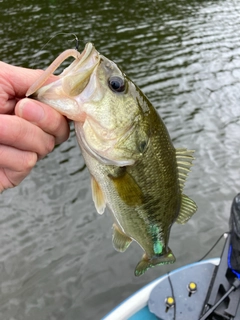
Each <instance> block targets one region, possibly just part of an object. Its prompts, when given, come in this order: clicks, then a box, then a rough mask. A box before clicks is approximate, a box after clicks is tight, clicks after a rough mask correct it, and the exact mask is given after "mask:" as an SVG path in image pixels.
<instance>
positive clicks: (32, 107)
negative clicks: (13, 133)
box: [19, 98, 45, 123]
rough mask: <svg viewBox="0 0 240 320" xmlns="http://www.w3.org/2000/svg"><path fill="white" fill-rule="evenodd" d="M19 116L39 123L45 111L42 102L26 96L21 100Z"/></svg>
mask: <svg viewBox="0 0 240 320" xmlns="http://www.w3.org/2000/svg"><path fill="white" fill-rule="evenodd" d="M19 116H20V117H22V118H24V119H26V120H28V121H31V122H35V123H38V122H40V121H41V120H42V119H43V118H44V116H45V113H44V109H43V108H42V107H41V105H40V104H38V103H36V102H34V101H33V100H31V99H28V98H26V99H23V100H21V101H20V102H19Z"/></svg>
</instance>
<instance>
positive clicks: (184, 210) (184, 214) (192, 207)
mask: <svg viewBox="0 0 240 320" xmlns="http://www.w3.org/2000/svg"><path fill="white" fill-rule="evenodd" d="M196 211H197V205H196V203H195V202H194V201H193V200H192V199H190V198H189V197H188V196H186V195H185V194H182V201H181V208H180V212H179V215H178V217H177V220H176V222H177V223H180V224H184V223H186V222H187V221H188V220H189V219H190V218H191V217H192V216H193V214H194V213H195V212H196Z"/></svg>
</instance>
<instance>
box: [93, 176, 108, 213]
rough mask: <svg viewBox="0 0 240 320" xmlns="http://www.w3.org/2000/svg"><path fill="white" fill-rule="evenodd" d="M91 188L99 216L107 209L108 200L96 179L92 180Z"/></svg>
mask: <svg viewBox="0 0 240 320" xmlns="http://www.w3.org/2000/svg"><path fill="white" fill-rule="evenodd" d="M91 186H92V198H93V201H94V203H95V207H96V210H97V212H98V213H99V214H103V212H104V210H105V208H106V200H105V197H104V194H103V192H102V189H101V188H100V186H99V184H98V183H97V181H96V180H95V178H94V177H92V178H91Z"/></svg>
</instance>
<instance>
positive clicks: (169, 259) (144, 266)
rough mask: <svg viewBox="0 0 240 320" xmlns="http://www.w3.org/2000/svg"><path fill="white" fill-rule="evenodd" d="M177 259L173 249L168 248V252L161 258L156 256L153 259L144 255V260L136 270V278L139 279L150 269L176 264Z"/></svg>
mask: <svg viewBox="0 0 240 320" xmlns="http://www.w3.org/2000/svg"><path fill="white" fill-rule="evenodd" d="M175 260H176V258H175V257H174V255H173V253H172V251H171V249H169V248H168V252H167V253H166V254H164V255H161V256H155V257H153V258H151V259H149V258H148V257H147V255H146V254H145V253H144V255H143V257H142V260H140V261H139V263H138V264H137V266H136V268H135V276H136V277H139V276H141V275H142V274H144V273H145V272H146V271H147V270H148V269H150V268H153V267H155V266H158V265H161V264H170V263H174V262H175Z"/></svg>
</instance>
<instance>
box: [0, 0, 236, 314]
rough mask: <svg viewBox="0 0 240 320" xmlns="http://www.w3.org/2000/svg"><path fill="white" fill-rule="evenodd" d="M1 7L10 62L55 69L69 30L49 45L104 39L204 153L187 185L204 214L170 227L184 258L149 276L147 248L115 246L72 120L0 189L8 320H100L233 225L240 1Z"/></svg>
mask: <svg viewBox="0 0 240 320" xmlns="http://www.w3.org/2000/svg"><path fill="white" fill-rule="evenodd" d="M0 9H1V10H0V26H1V28H0V35H1V56H0V59H1V60H3V61H5V62H8V63H11V64H15V65H19V66H24V67H31V68H46V67H47V66H48V65H49V64H50V63H51V62H52V61H53V60H54V58H55V57H56V56H57V55H58V54H59V53H60V52H62V51H64V50H65V49H67V48H71V47H74V41H73V39H74V37H73V36H70V35H58V36H56V37H55V38H53V39H52V40H51V41H50V42H49V43H47V42H48V40H49V39H50V38H51V37H53V36H54V35H56V34H57V33H59V32H63V33H67V32H71V33H75V34H76V35H77V36H78V38H79V40H80V49H82V48H83V47H84V44H85V43H86V42H88V41H92V42H94V44H95V46H96V48H97V49H98V50H99V51H100V52H101V53H102V54H104V55H105V56H107V57H109V58H110V59H112V60H114V61H115V62H117V63H118V64H119V65H120V66H121V67H122V68H123V70H124V71H125V72H126V73H127V75H128V76H129V77H130V78H131V79H132V80H134V81H135V82H136V83H137V84H138V85H139V86H140V88H141V89H142V90H143V92H144V93H145V94H146V95H147V96H148V97H149V98H150V100H151V101H152V103H153V105H154V106H155V107H156V108H157V109H158V111H159V113H160V115H161V116H162V118H163V119H164V122H165V123H166V125H167V128H168V130H169V132H170V135H171V137H172V139H173V142H174V145H175V147H187V148H189V149H195V150H196V153H195V157H196V160H195V162H194V167H193V169H192V172H191V174H190V175H189V178H188V181H187V184H186V187H185V191H184V192H185V193H186V194H187V195H188V196H190V197H191V198H193V199H194V200H195V201H196V203H197V205H198V211H197V213H196V214H195V216H194V217H193V218H192V219H191V220H190V221H189V222H188V223H187V224H186V225H183V226H181V225H174V226H173V228H172V232H171V239H170V244H169V246H170V248H171V249H172V251H173V252H174V254H175V256H176V258H177V261H176V263H175V264H174V265H171V266H163V267H156V268H154V269H152V270H149V271H148V272H147V273H146V274H145V275H144V276H142V277H140V278H136V277H135V276H134V274H133V272H134V268H135V266H136V264H137V262H138V261H139V259H140V257H141V255H142V250H141V248H140V247H139V246H138V245H137V244H132V245H131V246H130V247H129V249H128V250H127V251H126V252H125V253H122V254H121V253H118V252H116V251H114V249H113V247H112V243H111V237H112V232H111V225H112V221H111V218H110V215H109V214H108V213H106V214H104V215H103V216H100V215H98V214H97V213H96V210H95V208H94V205H93V202H92V199H91V191H90V179H89V174H88V171H87V169H86V167H85V165H84V161H83V159H82V157H81V153H80V150H79V148H78V146H77V143H76V139H75V134H74V130H73V127H72V130H71V135H70V138H69V140H68V141H67V142H65V143H63V144H62V145H60V146H59V147H57V148H56V149H55V150H54V151H53V152H52V153H51V154H50V155H48V156H47V157H46V158H45V159H43V160H41V161H40V162H39V163H38V164H37V166H36V167H35V168H34V169H33V171H32V173H31V174H30V175H29V176H28V177H27V178H26V179H25V180H24V182H23V183H22V184H21V185H20V186H19V187H17V188H15V189H11V190H7V191H5V192H4V193H3V194H2V195H1V196H0V208H1V213H0V319H2V320H32V319H34V320H45V319H46V320H55V319H58V320H59V319H63V320H79V319H81V320H90V319H91V320H92V319H101V317H103V315H104V314H106V313H107V312H109V311H110V310H111V309H112V308H113V307H114V306H116V304H118V303H120V302H121V301H122V300H124V299H125V298H126V297H128V296H129V295H130V294H132V293H133V292H134V291H135V290H137V289H139V288H141V287H142V286H143V285H145V284H146V283H148V282H149V281H151V280H153V279H155V278H156V277H158V276H160V275H162V274H164V273H165V272H167V271H169V270H172V269H174V268H176V267H179V266H182V265H184V264H186V263H191V262H194V261H196V260H198V259H199V258H201V257H202V256H203V255H204V254H205V253H206V252H207V251H208V249H210V247H211V246H212V245H213V243H214V242H215V240H216V239H217V238H218V237H219V236H220V235H221V234H222V233H223V232H224V231H227V230H228V217H229V210H230V206H231V201H232V199H233V197H234V196H235V195H236V194H237V193H238V192H239V190H240V179H239V177H240V81H239V79H240V41H239V39H240V3H239V1H237V0H236V1H234V0H226V1H203V0H202V1H190V0H189V1H187V0H182V1H180V0H177V1H172V0H169V1H157V0H155V1H147V2H146V1H143V0H138V1H137V0H132V1H128V2H127V1H126V2H124V1H115V0H114V1H113V0H109V1H96V0H92V1H91V0H89V1H82V0H81V1H76V0H71V1H63V2H61V4H59V2H58V1H56V0H49V1H47V0H45V1H27V0H21V1H19V0H15V1H13V0H9V1H3V0H0ZM46 43H47V44H46ZM45 44H46V45H45ZM67 64H68V63H67V62H65V63H64V65H65V66H66V65H67ZM221 249H222V243H220V244H219V245H218V246H217V247H216V248H215V249H214V250H213V252H212V253H211V254H210V257H215V256H219V254H220V253H221Z"/></svg>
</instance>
